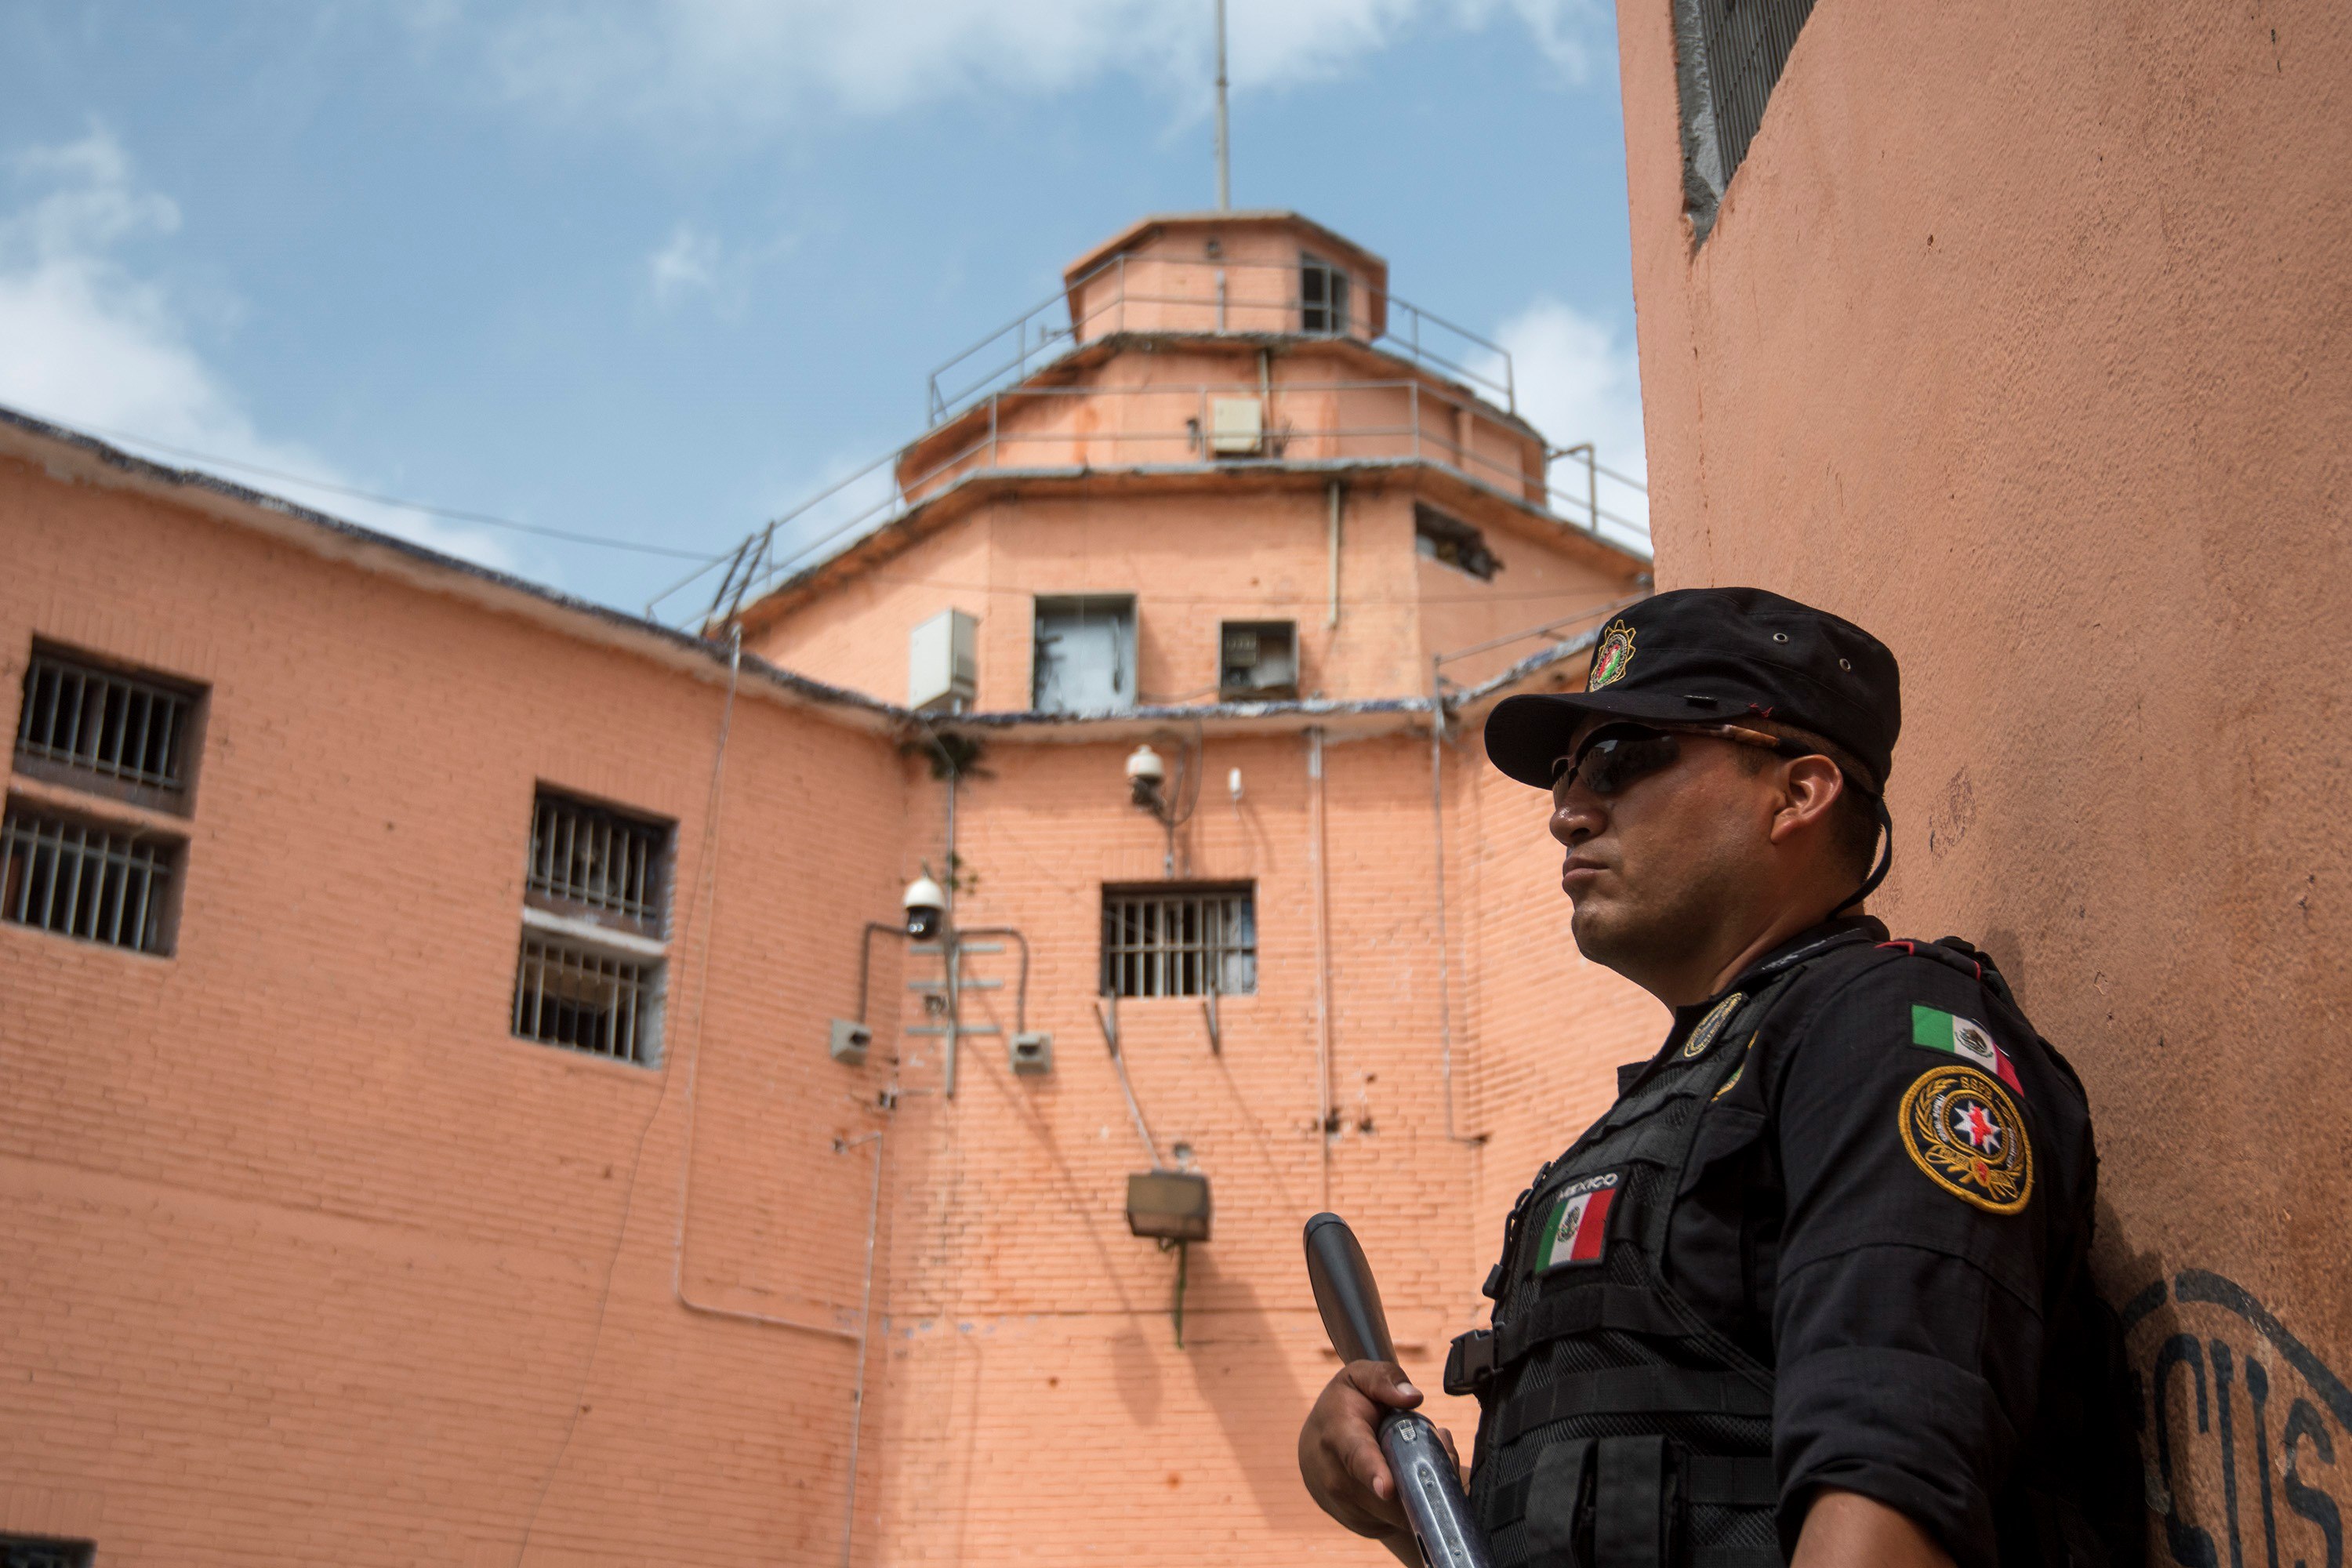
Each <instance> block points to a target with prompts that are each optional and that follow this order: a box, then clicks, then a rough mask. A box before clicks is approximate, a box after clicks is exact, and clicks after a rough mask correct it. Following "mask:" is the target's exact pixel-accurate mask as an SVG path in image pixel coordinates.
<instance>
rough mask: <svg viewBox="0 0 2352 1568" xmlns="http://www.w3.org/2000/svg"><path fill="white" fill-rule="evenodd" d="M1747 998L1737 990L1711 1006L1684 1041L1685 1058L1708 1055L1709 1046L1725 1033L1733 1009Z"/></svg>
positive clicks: (1687, 1059) (1686, 1059)
mask: <svg viewBox="0 0 2352 1568" xmlns="http://www.w3.org/2000/svg"><path fill="white" fill-rule="evenodd" d="M1747 999H1748V998H1747V997H1746V996H1745V995H1743V994H1741V993H1739V992H1737V991H1735V992H1733V993H1732V994H1730V995H1728V996H1726V997H1725V998H1724V999H1723V1000H1722V1001H1720V1002H1717V1004H1716V1005H1714V1006H1712V1007H1709V1008H1708V1009H1707V1010H1706V1017H1704V1018H1701V1019H1700V1020H1699V1021H1698V1027H1697V1028H1696V1029H1693V1030H1692V1031H1691V1036H1690V1038H1689V1039H1687V1040H1685V1041H1684V1042H1683V1060H1685V1061H1689V1060H1690V1059H1691V1058H1693V1057H1698V1056H1704V1055H1706V1048H1707V1047H1709V1046H1711V1045H1713V1044H1715V1037H1716V1036H1717V1035H1719V1034H1721V1033H1723V1026H1724V1025H1726V1024H1727V1023H1729V1022H1730V1021H1731V1010H1732V1009H1733V1008H1735V1007H1737V1006H1738V1005H1740V1003H1742V1002H1744V1001H1746V1000H1747Z"/></svg>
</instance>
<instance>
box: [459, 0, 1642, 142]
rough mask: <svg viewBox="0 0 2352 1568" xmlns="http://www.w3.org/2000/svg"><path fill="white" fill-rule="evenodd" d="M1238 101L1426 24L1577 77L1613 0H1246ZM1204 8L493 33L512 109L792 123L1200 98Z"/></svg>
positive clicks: (1084, 8)
mask: <svg viewBox="0 0 2352 1568" xmlns="http://www.w3.org/2000/svg"><path fill="white" fill-rule="evenodd" d="M1230 9H1231V16H1230V18H1229V22H1228V26H1229V47H1228V55H1229V60H1230V65H1229V70H1230V74H1231V77H1232V79H1233V81H1234V85H1235V87H1236V88H1237V89H1243V90H1247V89H1253V88H1261V87H1267V86H1278V85H1282V84H1286V83H1289V82H1294V81H1299V80H1309V79H1318V78H1324V77H1328V76H1330V75H1333V74H1335V73H1337V72H1339V71H1340V70H1342V69H1344V68H1347V67H1349V65H1351V64H1353V63H1354V62H1355V61H1356V60H1358V59H1359V58H1362V57H1363V56H1365V55H1369V54H1371V53H1374V52H1377V51H1378V50H1381V49H1383V48H1386V47H1389V46H1391V44H1393V43H1395V42H1397V41H1398V40H1399V39H1400V38H1401V37H1403V36H1404V35H1405V34H1406V32H1407V31H1408V30H1409V29H1411V28H1412V27H1414V26H1438V27H1451V28H1456V29H1474V30H1475V29H1480V28H1484V27H1486V26H1491V25H1493V24H1494V23H1495V22H1496V21H1497V20H1498V19H1501V18H1505V17H1508V18H1512V19H1515V20H1516V21H1517V23H1518V24H1519V25H1521V26H1525V27H1527V28H1528V30H1529V32H1530V33H1531V34H1532V35H1533V37H1534V39H1535V42H1536V45H1537V47H1538V49H1539V50H1540V51H1541V52H1542V53H1543V54H1544V56H1545V57H1546V58H1548V59H1549V60H1550V61H1551V63H1552V64H1553V65H1554V66H1555V67H1556V68H1558V69H1559V71H1560V72H1561V74H1562V75H1563V76H1564V77H1565V78H1567V79H1570V80H1572V81H1580V80H1583V79H1585V78H1586V76H1587V75H1588V74H1589V73H1590V71H1591V66H1592V61H1593V58H1594V56H1595V52H1596V51H1595V49H1594V47H1593V44H1594V43H1595V41H1596V40H1599V39H1601V38H1604V37H1605V36H1606V33H1607V29H1608V26H1609V17H1608V13H1607V9H1606V7H1605V6H1604V5H1603V4H1602V3H1601V0H1239V3H1236V4H1234V5H1232V6H1231V8H1230ZM1210 16H1211V11H1210V0H856V3H854V4H844V3H842V0H585V3H583V0H564V3H562V4H557V3H555V0H522V4H520V5H519V6H518V7H517V8H516V10H515V12H514V13H513V14H512V15H510V16H509V18H508V19H507V20H505V21H504V22H501V23H499V24H497V25H495V26H493V28H492V32H491V38H490V42H489V44H488V51H489V57H490V59H491V62H492V67H493V69H494V71H495V72H496V74H497V76H498V78H499V81H500V82H501V84H502V86H503V87H504V89H506V90H507V91H508V92H509V93H510V94H512V95H513V96H514V97H516V98H518V99H520V100H526V101H530V102H534V103H537V104H540V105H541V106H543V107H546V108H550V109H553V110H559V111H562V112H565V113H568V114H572V115H578V116H583V117H590V116H603V115H605V114H608V113H613V112H616V111H617V112H619V113H620V114H622V115H624V116H626V117H629V118H632V119H638V120H644V121H654V122H659V123H667V124H673V125H677V124H683V125H698V124H702V125H708V124H719V125H728V126H742V125H761V124H774V123H780V122H782V121H788V120H791V119H793V117H795V116H797V115H800V114H803V113H805V112H807V111H809V110H845V111H848V112H852V113H863V114H880V113H888V112H891V111H894V110H900V109H904V108H908V107H909V106H911V105H914V104H918V103H921V102H926V101H931V100H940V99H946V98H952V97H957V96H963V95H971V94H979V93H982V92H1015V93H1052V92H1059V91H1066V90H1069V89H1073V88H1076V87H1079V86H1081V85H1084V84H1085V83H1087V82H1088V81H1090V80H1093V79H1097V78H1099V77H1102V76H1106V75H1110V74H1122V75H1127V76H1131V77H1135V78H1138V79H1142V80H1145V81H1147V82H1149V83H1150V84H1152V85H1154V86H1157V87H1159V88H1160V89H1163V90H1164V91H1165V92H1166V93H1167V94H1168V95H1169V96H1170V97H1171V98H1173V99H1176V100H1179V101H1181V102H1184V103H1187V104H1189V105H1192V106H1194V107H1198V106H1201V105H1202V104H1204V103H1205V102H1206V100H1207V97H1208V93H1209V84H1210V79H1211V73H1210V68H1209V61H1210V58H1211V52H1212V47H1213V46H1212V42H1211V40H1212V29H1211V22H1210Z"/></svg>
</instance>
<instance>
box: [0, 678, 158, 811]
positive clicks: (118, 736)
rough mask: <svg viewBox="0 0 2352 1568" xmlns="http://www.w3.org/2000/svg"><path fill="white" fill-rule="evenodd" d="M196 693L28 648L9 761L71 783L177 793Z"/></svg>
mask: <svg viewBox="0 0 2352 1568" xmlns="http://www.w3.org/2000/svg"><path fill="white" fill-rule="evenodd" d="M202 696H203V693H202V692H201V691H200V690H199V689H195V688H193V687H187V686H183V685H181V684H179V683H177V682H174V681H169V680H163V679H157V678H156V677H153V676H150V675H143V674H141V675H133V674H130V673H127V672H125V671H122V670H118V669H110V668H106V667H105V666H103V665H100V664H95V663H92V662H91V661H89V660H88V659H84V658H77V657H75V656H74V655H71V654H68V653H64V652H62V651H60V650H58V649H56V648H52V647H43V646H40V645H38V644H36V645H35V647H34V648H33V658H32V662H31V663H30V664H29V665H27V666H26V669H25V691H24V702H23V705H22V706H21V707H20V708H19V709H18V710H17V715H16V756H17V758H18V760H19V762H20V763H22V762H25V761H30V762H33V763H37V764H38V763H47V764H50V770H49V771H53V772H55V773H58V774H60V775H61V776H70V775H79V777H78V778H76V780H75V782H82V780H83V779H96V780H100V781H104V782H106V783H109V784H117V785H128V786H133V787H136V788H138V789H141V790H156V791H162V792H163V793H165V794H166V795H184V794H185V793H186V791H187V787H188V772H189V769H188V763H189V761H190V753H191V747H190V744H189V742H190V740H191V738H192V737H193V735H194V729H195V718H196V712H197V708H198V704H199V702H200V700H201V699H202ZM35 771H42V770H39V769H36V770H35Z"/></svg>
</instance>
